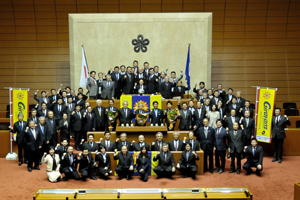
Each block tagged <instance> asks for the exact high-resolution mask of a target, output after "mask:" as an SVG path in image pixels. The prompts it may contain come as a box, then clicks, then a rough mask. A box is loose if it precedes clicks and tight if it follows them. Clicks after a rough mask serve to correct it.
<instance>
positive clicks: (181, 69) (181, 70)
mask: <svg viewBox="0 0 300 200" xmlns="http://www.w3.org/2000/svg"><path fill="white" fill-rule="evenodd" d="M180 72H181V73H182V69H181V70H180ZM196 85H197V84H196Z"/></svg>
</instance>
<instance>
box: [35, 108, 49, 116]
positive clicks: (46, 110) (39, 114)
mask: <svg viewBox="0 0 300 200" xmlns="http://www.w3.org/2000/svg"><path fill="white" fill-rule="evenodd" d="M44 112H46V115H45V114H44ZM48 112H49V109H48V108H46V109H45V111H44V110H42V109H40V110H38V111H37V116H39V117H48Z"/></svg>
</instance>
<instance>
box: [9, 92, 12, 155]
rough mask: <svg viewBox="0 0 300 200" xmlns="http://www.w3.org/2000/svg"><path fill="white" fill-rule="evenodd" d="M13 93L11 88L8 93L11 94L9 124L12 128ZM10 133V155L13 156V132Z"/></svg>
mask: <svg viewBox="0 0 300 200" xmlns="http://www.w3.org/2000/svg"><path fill="white" fill-rule="evenodd" d="M11 91H12V88H9V90H8V92H9V124H10V127H12V123H11V122H12V113H11V107H12V101H11V100H12V98H11ZM9 133H10V153H11V154H12V153H13V152H12V141H13V139H12V132H11V131H9Z"/></svg>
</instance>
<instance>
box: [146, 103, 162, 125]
mask: <svg viewBox="0 0 300 200" xmlns="http://www.w3.org/2000/svg"><path fill="white" fill-rule="evenodd" d="M152 105H153V109H152V110H151V111H150V114H149V117H150V119H151V122H150V123H151V124H153V125H156V124H158V126H160V125H161V124H162V123H163V117H164V113H163V111H162V110H161V109H158V102H157V101H153V103H152Z"/></svg>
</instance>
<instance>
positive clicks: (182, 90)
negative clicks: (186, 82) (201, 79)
mask: <svg viewBox="0 0 300 200" xmlns="http://www.w3.org/2000/svg"><path fill="white" fill-rule="evenodd" d="M186 90H188V88H186V87H185V86H183V85H182V81H178V82H177V83H176V87H174V92H180V93H181V94H185V91H186Z"/></svg>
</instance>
